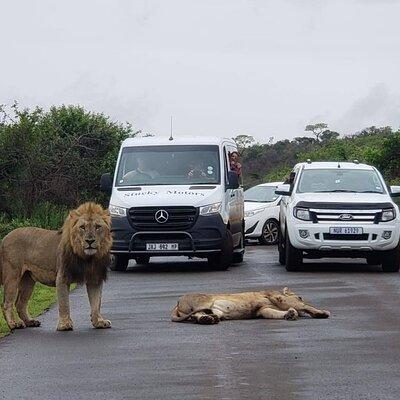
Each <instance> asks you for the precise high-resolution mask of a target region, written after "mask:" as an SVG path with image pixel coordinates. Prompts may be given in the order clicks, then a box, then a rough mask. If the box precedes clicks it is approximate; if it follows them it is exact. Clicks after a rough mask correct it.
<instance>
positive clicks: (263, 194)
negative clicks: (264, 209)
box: [244, 186, 279, 203]
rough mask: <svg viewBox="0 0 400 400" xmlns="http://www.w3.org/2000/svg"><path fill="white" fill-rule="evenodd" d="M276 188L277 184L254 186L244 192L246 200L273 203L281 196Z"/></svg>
mask: <svg viewBox="0 0 400 400" xmlns="http://www.w3.org/2000/svg"><path fill="white" fill-rule="evenodd" d="M275 189H276V187H275V186H254V187H252V188H250V189H247V190H246V191H245V192H244V201H251V202H255V203H271V202H272V201H275V200H276V199H277V198H278V197H279V196H278V195H276V194H275Z"/></svg>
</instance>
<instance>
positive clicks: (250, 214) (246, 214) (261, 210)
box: [244, 207, 266, 218]
mask: <svg viewBox="0 0 400 400" xmlns="http://www.w3.org/2000/svg"><path fill="white" fill-rule="evenodd" d="M265 209H266V207H263V208H257V209H255V210H249V211H245V213H244V217H245V218H250V217H252V216H254V215H256V214H259V213H261V212H263V211H265Z"/></svg>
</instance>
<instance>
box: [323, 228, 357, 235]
mask: <svg viewBox="0 0 400 400" xmlns="http://www.w3.org/2000/svg"><path fill="white" fill-rule="evenodd" d="M329 233H330V234H331V235H362V234H363V228H354V227H351V226H340V227H339V226H337V227H333V228H329Z"/></svg>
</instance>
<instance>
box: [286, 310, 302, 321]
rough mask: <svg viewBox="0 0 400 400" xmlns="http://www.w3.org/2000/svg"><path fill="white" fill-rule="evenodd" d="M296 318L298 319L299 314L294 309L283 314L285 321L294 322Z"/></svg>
mask: <svg viewBox="0 0 400 400" xmlns="http://www.w3.org/2000/svg"><path fill="white" fill-rule="evenodd" d="M298 318H299V314H298V312H297V311H296V310H295V309H294V308H289V310H288V311H287V313H286V314H285V319H287V320H289V321H294V320H296V319H298Z"/></svg>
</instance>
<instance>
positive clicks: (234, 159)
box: [228, 146, 243, 184]
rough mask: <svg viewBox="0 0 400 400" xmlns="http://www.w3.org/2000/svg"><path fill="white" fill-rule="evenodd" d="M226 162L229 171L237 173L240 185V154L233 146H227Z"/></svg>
mask: <svg viewBox="0 0 400 400" xmlns="http://www.w3.org/2000/svg"><path fill="white" fill-rule="evenodd" d="M228 160H229V170H230V171H234V172H236V173H237V175H238V178H239V182H240V184H242V183H243V182H242V179H243V178H242V163H241V160H240V154H239V152H238V151H237V149H236V148H235V147H233V146H228Z"/></svg>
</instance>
